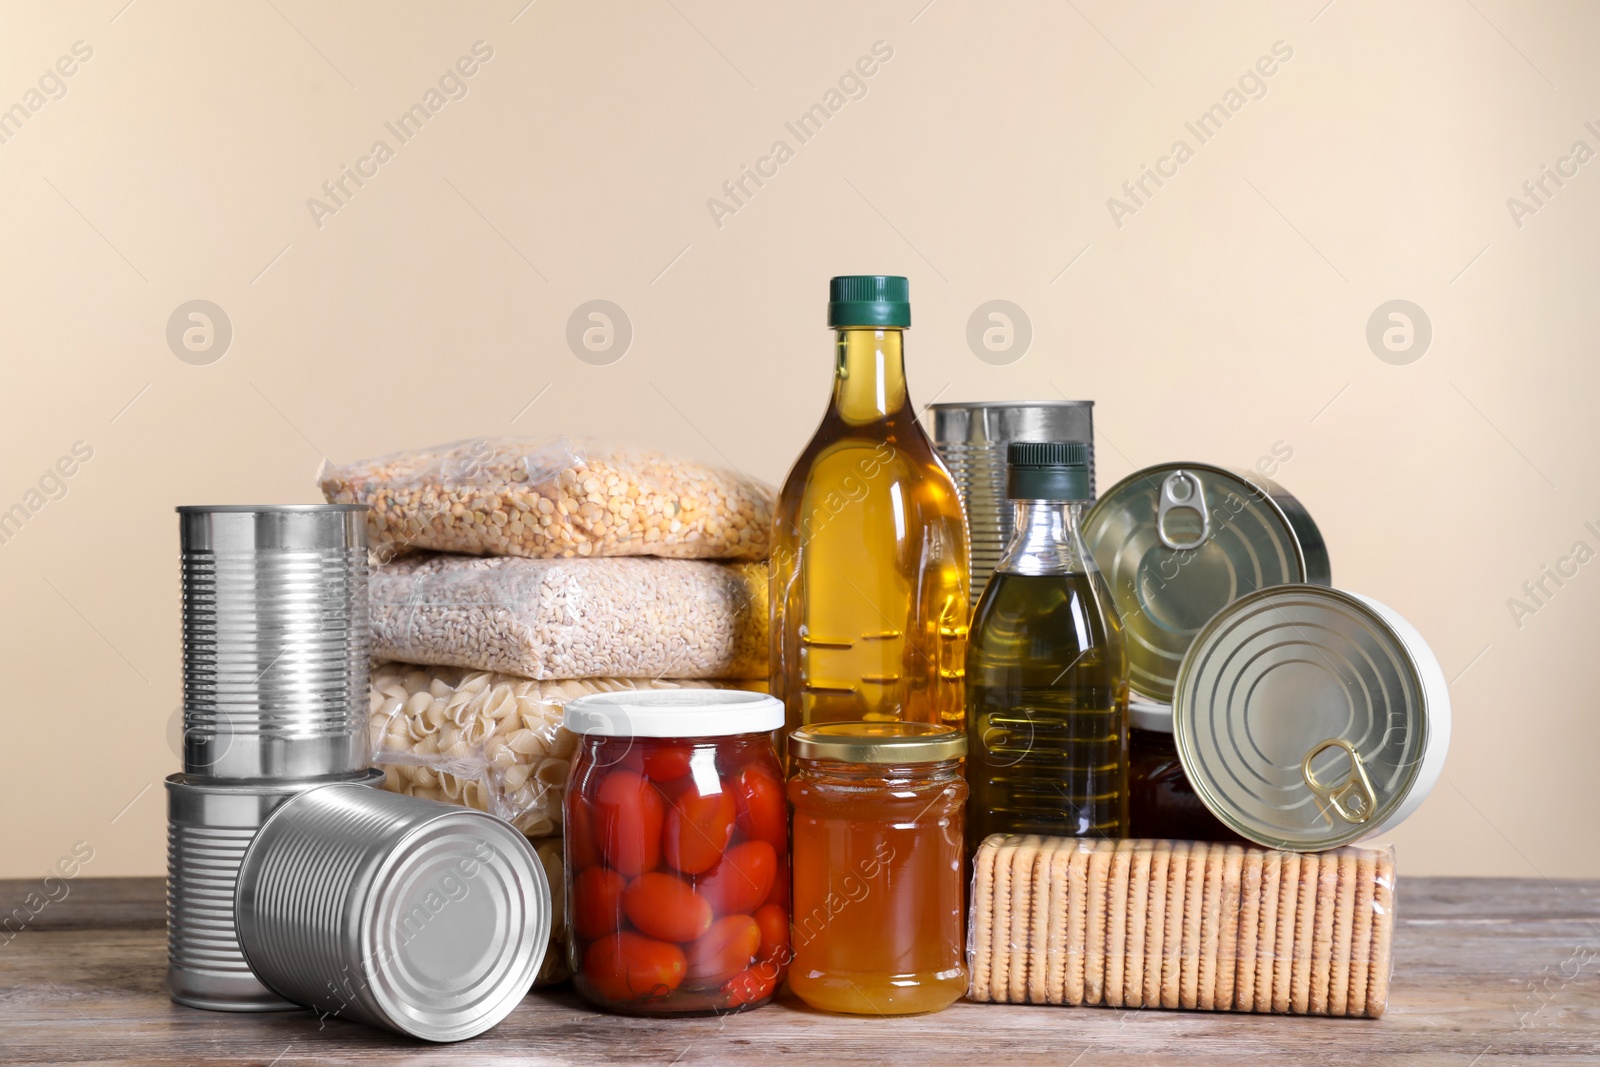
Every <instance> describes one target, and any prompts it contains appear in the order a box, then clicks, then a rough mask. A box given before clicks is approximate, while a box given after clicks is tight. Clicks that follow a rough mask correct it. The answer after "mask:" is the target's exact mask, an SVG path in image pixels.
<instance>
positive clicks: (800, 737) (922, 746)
mask: <svg viewBox="0 0 1600 1067" xmlns="http://www.w3.org/2000/svg"><path fill="white" fill-rule="evenodd" d="M789 754H790V755H791V756H793V757H794V758H796V759H814V760H833V761H836V762H839V763H879V764H903V763H937V762H939V761H941V760H952V759H960V758H961V757H962V756H965V755H966V754H967V735H966V734H965V733H963V732H962V731H960V730H957V729H956V728H955V727H953V726H935V725H933V724H931V723H923V722H829V723H817V724H814V725H811V726H802V727H800V729H798V730H795V731H794V732H793V733H791V734H790V735H789Z"/></svg>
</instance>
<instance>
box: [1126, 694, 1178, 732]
mask: <svg viewBox="0 0 1600 1067" xmlns="http://www.w3.org/2000/svg"><path fill="white" fill-rule="evenodd" d="M1128 725H1129V726H1132V727H1133V728H1134V729H1136V730H1150V731H1152V732H1153V733H1158V734H1170V733H1171V732H1172V705H1171V704H1157V703H1156V702H1155V701H1153V700H1145V699H1144V698H1143V697H1140V696H1130V697H1129V698H1128Z"/></svg>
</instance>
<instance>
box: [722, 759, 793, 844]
mask: <svg viewBox="0 0 1600 1067" xmlns="http://www.w3.org/2000/svg"><path fill="white" fill-rule="evenodd" d="M733 794H734V797H735V798H736V799H737V801H738V806H739V819H738V822H739V829H740V830H741V831H743V832H744V835H745V836H746V837H749V838H760V839H761V840H762V841H765V842H766V843H767V844H769V845H771V846H772V847H773V848H775V849H777V850H779V851H780V852H781V851H783V850H784V849H786V848H787V847H788V841H789V808H788V801H787V799H786V798H785V796H784V789H783V786H782V785H781V784H780V783H779V782H778V780H777V779H776V778H774V777H773V776H772V775H771V774H769V773H768V772H766V771H764V770H762V769H761V768H759V767H746V768H745V769H744V770H742V771H740V772H739V777H738V778H736V779H734V783H733Z"/></svg>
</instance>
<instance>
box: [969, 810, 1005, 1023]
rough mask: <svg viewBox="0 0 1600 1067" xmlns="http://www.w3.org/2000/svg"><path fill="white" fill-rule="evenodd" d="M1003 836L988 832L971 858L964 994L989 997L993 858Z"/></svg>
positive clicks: (992, 939) (992, 936)
mask: <svg viewBox="0 0 1600 1067" xmlns="http://www.w3.org/2000/svg"><path fill="white" fill-rule="evenodd" d="M1004 840H1005V838H1004V837H1002V836H1001V835H1000V834H991V835H990V836H988V837H986V838H984V839H983V843H982V844H981V845H979V846H978V852H977V854H976V855H975V856H973V858H972V959H971V960H970V961H969V966H970V968H971V970H972V975H971V978H970V984H969V986H968V989H967V996H969V997H971V998H972V999H973V1000H988V999H989V973H990V970H991V967H992V966H993V963H994V917H995V910H996V907H997V901H996V899H995V893H994V861H995V856H996V855H997V854H998V853H999V851H1000V843H1001V842H1002V841H1004Z"/></svg>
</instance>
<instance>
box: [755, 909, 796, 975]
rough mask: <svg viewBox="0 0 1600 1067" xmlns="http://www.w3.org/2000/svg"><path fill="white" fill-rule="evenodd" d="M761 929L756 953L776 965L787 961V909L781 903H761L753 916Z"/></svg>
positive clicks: (788, 953) (781, 964)
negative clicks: (759, 942)
mask: <svg viewBox="0 0 1600 1067" xmlns="http://www.w3.org/2000/svg"><path fill="white" fill-rule="evenodd" d="M753 918H754V919H755V921H756V926H758V927H759V928H760V929H761V944H760V945H759V946H758V947H757V949H756V955H757V956H758V957H760V958H761V959H762V960H770V961H774V964H775V965H776V966H779V967H781V966H783V965H785V964H787V963H788V962H789V955H790V952H789V909H788V908H785V907H784V906H783V905H781V904H763V905H761V907H759V908H757V909H756V913H755V915H754V916H753Z"/></svg>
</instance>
